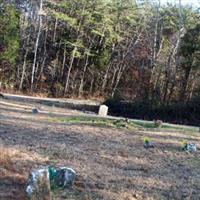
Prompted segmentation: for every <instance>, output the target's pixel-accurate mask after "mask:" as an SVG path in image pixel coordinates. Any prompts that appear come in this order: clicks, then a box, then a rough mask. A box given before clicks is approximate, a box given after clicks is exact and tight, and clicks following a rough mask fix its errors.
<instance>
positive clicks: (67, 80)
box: [64, 47, 77, 95]
mask: <svg viewBox="0 0 200 200" xmlns="http://www.w3.org/2000/svg"><path fill="white" fill-rule="evenodd" d="M76 50H77V48H76V47H75V48H74V50H73V53H72V59H71V62H70V65H69V69H68V73H67V79H66V83H65V89H64V95H65V94H66V93H67V92H68V87H69V77H70V74H71V69H72V66H73V63H74V58H75V53H76Z"/></svg>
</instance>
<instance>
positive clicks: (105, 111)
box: [99, 105, 108, 117]
mask: <svg viewBox="0 0 200 200" xmlns="http://www.w3.org/2000/svg"><path fill="white" fill-rule="evenodd" d="M107 114H108V106H106V105H101V106H100V107H99V116H101V117H106V116H107Z"/></svg>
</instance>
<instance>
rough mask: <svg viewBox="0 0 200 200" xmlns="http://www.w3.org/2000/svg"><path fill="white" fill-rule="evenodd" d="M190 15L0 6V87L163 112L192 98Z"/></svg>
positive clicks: (199, 85) (74, 5)
mask: <svg viewBox="0 0 200 200" xmlns="http://www.w3.org/2000/svg"><path fill="white" fill-rule="evenodd" d="M199 77H200V13H199V10H198V8H194V7H189V6H184V5H182V3H181V0H179V1H177V3H176V4H162V3H161V1H159V0H157V1H156V0H155V1H148V0H138V1H134V0H60V1H58V0H38V1H35V0H29V1H26V0H16V1H12V0H10V1H5V0H0V87H1V88H2V89H5V90H6V89H15V90H19V91H22V92H29V93H37V92H39V93H45V94H46V95H48V96H55V97H86V98H89V97H103V98H108V97H118V98H121V99H124V100H151V101H156V102H160V103H164V104H168V103H170V102H173V101H176V102H177V101H185V102H187V101H190V100H191V99H193V98H195V97H198V96H200V78H199Z"/></svg>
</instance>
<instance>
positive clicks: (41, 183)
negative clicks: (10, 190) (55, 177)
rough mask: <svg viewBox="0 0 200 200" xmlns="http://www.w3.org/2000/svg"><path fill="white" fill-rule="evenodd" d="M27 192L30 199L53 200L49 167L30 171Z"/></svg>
mask: <svg viewBox="0 0 200 200" xmlns="http://www.w3.org/2000/svg"><path fill="white" fill-rule="evenodd" d="M26 192H27V194H28V197H29V199H30V200H51V199H52V197H51V189H50V181H49V171H48V168H44V169H39V170H34V171H32V172H31V173H30V175H29V179H28V186H27V188H26Z"/></svg>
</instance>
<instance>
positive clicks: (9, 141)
mask: <svg viewBox="0 0 200 200" xmlns="http://www.w3.org/2000/svg"><path fill="white" fill-rule="evenodd" d="M0 111H1V112H0V139H2V144H3V145H2V146H1V148H0V155H1V156H0V181H1V182H0V183H1V184H0V199H2V200H14V199H16V200H24V199H25V195H24V189H25V183H26V179H27V176H28V173H29V171H30V170H31V169H33V168H36V167H39V166H42V165H47V164H48V165H56V166H69V167H72V168H74V169H75V171H77V179H76V182H75V185H74V187H73V188H72V189H71V190H58V191H54V199H55V200H169V199H170V200H173V199H174V200H184V199H188V200H199V199H200V176H199V174H200V168H199V166H200V153H199V151H197V152H196V153H194V154H188V153H186V152H183V151H182V150H181V141H183V140H190V141H192V142H194V143H196V144H197V147H198V143H199V140H200V136H199V133H193V134H192V135H191V134H189V133H187V132H180V131H179V132H175V131H165V132H162V131H160V130H159V131H157V132H155V131H147V130H146V131H135V130H134V131H129V130H127V129H124V130H122V129H114V128H105V127H95V126H89V125H80V124H79V125H76V124H74V125H64V124H59V123H55V122H50V121H49V120H48V118H49V116H46V118H45V116H43V117H42V118H41V116H40V115H30V114H27V113H24V112H22V113H20V112H16V111H15V110H9V108H8V109H7V110H6V111H5V110H3V109H2V110H1V108H0ZM62 112H68V113H70V111H68V110H67V111H66V110H63V111H62ZM51 117H52V118H53V115H51ZM56 117H57V116H56ZM52 121H53V120H52ZM144 137H149V138H151V140H152V141H153V142H155V148H154V149H151V150H146V149H144V148H143V138H144ZM47 157H48V158H49V159H47Z"/></svg>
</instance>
